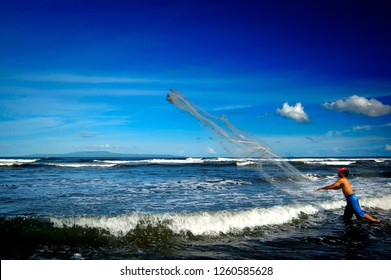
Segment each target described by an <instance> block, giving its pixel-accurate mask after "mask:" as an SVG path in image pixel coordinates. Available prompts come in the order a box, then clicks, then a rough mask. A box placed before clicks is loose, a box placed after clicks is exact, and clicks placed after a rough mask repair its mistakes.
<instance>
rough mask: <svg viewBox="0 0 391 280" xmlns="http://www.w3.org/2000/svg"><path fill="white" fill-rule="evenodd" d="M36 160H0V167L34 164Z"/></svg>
mask: <svg viewBox="0 0 391 280" xmlns="http://www.w3.org/2000/svg"><path fill="white" fill-rule="evenodd" d="M37 160H38V159H0V166H14V165H23V164H28V163H33V162H36V161H37Z"/></svg>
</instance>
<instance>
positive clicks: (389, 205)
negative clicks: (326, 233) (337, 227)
mask: <svg viewBox="0 0 391 280" xmlns="http://www.w3.org/2000/svg"><path fill="white" fill-rule="evenodd" d="M359 200H360V205H361V206H362V207H371V208H378V209H382V210H391V195H386V196H382V197H363V198H361V197H359ZM345 205H346V202H345V200H344V199H341V200H337V201H328V202H325V203H321V204H320V207H321V208H323V209H324V210H334V209H339V208H342V207H345Z"/></svg>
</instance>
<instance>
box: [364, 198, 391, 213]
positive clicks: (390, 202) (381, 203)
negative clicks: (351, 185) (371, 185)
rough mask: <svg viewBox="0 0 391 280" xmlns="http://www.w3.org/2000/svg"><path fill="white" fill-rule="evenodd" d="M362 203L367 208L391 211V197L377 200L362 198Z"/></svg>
mask: <svg viewBox="0 0 391 280" xmlns="http://www.w3.org/2000/svg"><path fill="white" fill-rule="evenodd" d="M361 202H362V203H361ZM360 203H361V204H362V205H363V206H366V207H371V208H380V209H383V210H391V195H388V196H383V197H376V198H362V199H360Z"/></svg>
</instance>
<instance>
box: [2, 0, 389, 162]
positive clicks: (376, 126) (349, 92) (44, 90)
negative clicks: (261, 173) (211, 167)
mask: <svg viewBox="0 0 391 280" xmlns="http://www.w3.org/2000/svg"><path fill="white" fill-rule="evenodd" d="M390 14H391V2H390V1H387V0H378V1H370V0H361V1H357V0H354V1H353V0H352V1H344V0H339V1H337V0H327V1H326V0H324V1H299V2H298V1H281V0H276V1H262V0H259V1H248V0H240V1H229V0H227V1H212V0H208V1H196V0H189V1H186V0H166V1H159V0H155V1H150V0H143V1H132V0H129V1H125V0H123V1H120V0H111V1H103V0H100V1H99V0H95V1H92V0H91V1H89V0H86V1H72V0H67V1H60V0H59V1H56V0H51V1H49V0H43V1H38V3H35V1H19V0H13V1H2V2H1V6H0V22H1V24H0V42H1V44H0V53H1V55H0V156H21V155H26V154H34V153H67V152H74V151H85V150H105V151H111V152H119V153H132V154H145V153H148V154H172V155H178V156H224V155H225V151H224V150H223V148H222V147H221V145H220V144H219V139H218V137H217V136H215V135H213V133H211V132H210V131H208V130H205V128H203V126H202V125H200V124H199V123H198V122H197V121H196V120H195V119H194V118H192V117H190V116H189V115H187V114H186V113H184V112H181V111H180V110H179V109H177V108H175V106H173V105H172V104H169V103H168V102H167V101H166V100H165V98H166V95H167V92H168V90H169V89H176V90H178V91H180V92H182V93H183V94H184V95H185V96H186V97H187V98H188V99H190V100H191V101H192V102H193V103H195V104H197V105H198V106H199V107H201V108H203V109H204V110H206V111H208V112H209V113H211V114H213V115H216V116H219V115H221V114H224V115H226V116H227V117H228V118H229V120H230V121H231V123H232V124H234V125H235V126H236V127H239V128H240V129H242V130H244V131H246V132H249V133H251V134H254V135H256V136H257V137H258V138H259V139H261V140H262V141H263V142H264V143H267V144H268V145H269V146H270V147H271V148H272V149H273V150H274V151H275V152H276V153H278V154H280V155H281V156H303V157H307V156H391V133H390V132H391V33H390V30H391V17H390V16H389V15H390Z"/></svg>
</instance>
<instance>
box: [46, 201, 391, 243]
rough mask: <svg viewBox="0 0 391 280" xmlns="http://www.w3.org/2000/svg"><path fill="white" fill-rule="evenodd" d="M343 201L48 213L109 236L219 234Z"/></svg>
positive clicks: (387, 205) (382, 205) (381, 204)
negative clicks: (161, 230) (154, 231)
mask: <svg viewBox="0 0 391 280" xmlns="http://www.w3.org/2000/svg"><path fill="white" fill-rule="evenodd" d="M361 202H362V205H363V206H364V207H373V208H378V209H383V210H390V209H391V195H390V196H384V197H380V198H363V199H362V200H361ZM344 205H345V202H344V201H341V200H338V201H329V202H325V203H322V204H320V205H318V206H315V205H289V206H274V207H269V208H255V209H248V210H241V211H232V210H231V211H215V212H206V211H205V212H190V213H162V214H144V213H132V214H128V215H122V216H112V217H109V216H100V217H97V216H93V217H88V216H85V217H84V216H83V217H51V218H50V222H51V223H53V226H54V227H57V228H74V227H81V228H90V229H91V228H94V229H99V230H103V231H106V232H108V233H110V234H111V235H113V236H125V235H127V234H129V233H132V231H134V230H136V229H138V228H140V227H144V228H147V227H152V228H157V227H162V226H163V227H165V228H166V229H168V230H170V231H171V232H172V233H173V234H191V235H194V236H203V235H207V236H219V235H222V234H223V235H224V234H240V233H241V232H243V231H244V230H255V229H256V228H260V227H263V226H273V225H281V224H285V223H289V222H292V221H293V220H295V219H300V218H301V217H302V215H315V214H317V213H319V212H322V211H327V210H334V209H339V208H342V207H344Z"/></svg>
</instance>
